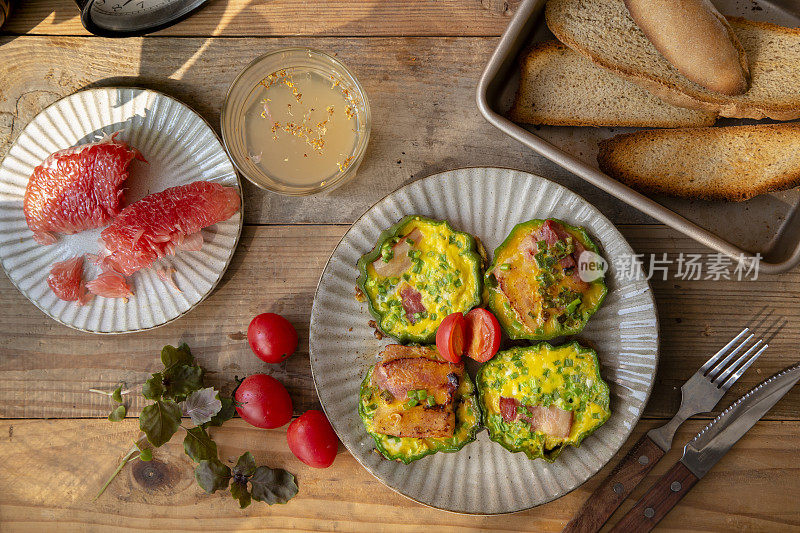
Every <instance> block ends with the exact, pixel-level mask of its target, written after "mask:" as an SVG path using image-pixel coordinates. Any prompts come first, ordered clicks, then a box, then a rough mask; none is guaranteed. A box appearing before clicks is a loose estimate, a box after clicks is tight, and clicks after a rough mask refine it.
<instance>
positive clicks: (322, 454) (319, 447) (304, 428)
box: [286, 410, 339, 468]
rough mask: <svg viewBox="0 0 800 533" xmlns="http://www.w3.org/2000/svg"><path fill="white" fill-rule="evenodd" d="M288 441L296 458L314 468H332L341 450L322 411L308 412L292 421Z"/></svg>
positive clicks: (287, 431) (287, 435)
mask: <svg viewBox="0 0 800 533" xmlns="http://www.w3.org/2000/svg"><path fill="white" fill-rule="evenodd" d="M286 441H287V442H288V443H289V449H290V450H292V453H293V454H294V455H295V457H297V458H298V459H300V460H301V461H303V462H304V463H305V464H307V465H308V466H312V467H314V468H328V467H329V466H331V465H332V464H333V460H334V459H336V452H337V451H338V450H339V439H338V438H337V437H336V433H334V431H333V428H332V427H331V423H330V422H328V419H327V418H326V417H325V413H323V412H322V411H314V410H312V411H306V412H305V413H303V414H302V416H299V417H298V418H297V419H295V420H294V421H292V423H291V424H289V428H288V429H287V430H286Z"/></svg>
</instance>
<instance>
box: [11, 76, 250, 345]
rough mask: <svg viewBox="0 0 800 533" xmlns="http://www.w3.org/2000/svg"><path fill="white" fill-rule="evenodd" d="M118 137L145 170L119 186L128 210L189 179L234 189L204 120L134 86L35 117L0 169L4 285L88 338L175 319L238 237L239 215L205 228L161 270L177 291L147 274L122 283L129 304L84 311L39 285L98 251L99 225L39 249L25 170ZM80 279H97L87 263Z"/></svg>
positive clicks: (206, 290)
mask: <svg viewBox="0 0 800 533" xmlns="http://www.w3.org/2000/svg"><path fill="white" fill-rule="evenodd" d="M115 132H119V134H118V136H117V138H118V139H120V140H122V141H125V142H126V143H128V144H129V145H131V146H133V147H135V148H137V149H139V151H141V152H142V155H143V156H144V157H145V159H147V163H146V164H145V163H141V162H139V161H134V162H133V163H131V166H130V167H129V174H130V177H129V178H128V180H127V181H126V182H125V184H124V185H123V186H124V187H125V189H126V191H125V203H126V205H128V204H130V203H132V202H134V201H136V200H139V199H141V198H143V197H144V196H146V195H147V194H150V193H153V192H158V191H162V190H164V189H167V188H169V187H174V186H176V185H183V184H186V183H190V182H193V181H197V180H208V181H215V182H218V183H220V184H222V185H226V186H229V187H236V190H237V191H238V192H239V195H240V196H241V184H240V183H239V177H238V176H237V174H236V172H235V171H234V168H233V165H232V163H231V161H230V159H229V158H228V155H227V154H226V153H225V149H224V148H223V147H222V143H221V142H220V141H219V139H218V138H217V136H216V134H215V133H214V131H213V130H212V129H211V127H210V126H209V125H208V123H207V122H206V121H205V120H204V119H203V118H202V117H200V115H198V114H197V113H195V112H194V111H192V110H191V109H190V108H189V107H187V106H186V105H184V104H182V103H181V102H179V101H177V100H175V99H174V98H171V97H169V96H167V95H165V94H162V93H159V92H156V91H151V90H147V89H138V88H117V87H106V88H98V89H88V90H84V91H79V92H77V93H75V94H72V95H70V96H67V97H65V98H63V99H61V100H59V101H57V102H55V103H54V104H52V105H51V106H49V107H48V108H46V109H45V110H44V111H42V112H41V113H39V114H38V115H36V117H35V118H34V119H33V120H32V121H31V122H30V123H29V124H28V125H27V126H26V127H25V129H24V130H23V131H22V133H21V134H20V135H19V137H18V138H17V140H16V142H15V143H14V145H13V146H12V147H11V149H10V150H9V151H8V153H7V154H6V157H5V159H3V162H2V164H0V261H1V262H2V265H3V269H4V270H5V272H6V274H7V275H8V277H9V278H10V279H11V282H12V283H13V284H14V285H15V286H16V287H17V288H18V289H19V290H20V292H22V294H24V295H25V296H26V297H27V298H28V299H29V300H30V301H31V302H33V303H34V304H35V305H36V306H37V307H38V308H39V309H41V310H42V311H44V312H45V313H46V314H48V315H49V316H50V317H52V318H53V319H55V320H57V321H59V322H61V323H62V324H65V325H67V326H69V327H71V328H75V329H79V330H83V331H89V332H92V333H127V332H132V331H140V330H143V329H149V328H154V327H156V326H160V325H162V324H165V323H167V322H169V321H171V320H174V319H176V318H178V317H179V316H181V315H183V314H184V313H186V312H188V311H189V310H190V309H192V308H193V307H194V306H196V305H197V304H198V303H200V302H201V301H202V300H203V299H204V298H206V297H207V296H208V295H209V294H210V293H211V291H212V290H213V289H214V287H215V286H216V285H217V283H218V282H219V280H220V278H221V277H222V274H223V273H224V272H225V269H226V268H227V267H228V264H229V263H230V260H231V257H232V256H233V251H234V249H235V248H236V244H237V243H238V241H239V235H240V234H241V230H242V212H241V210H240V211H239V212H238V213H236V214H235V215H234V216H233V217H231V218H230V219H228V220H226V221H224V222H220V223H219V224H215V225H213V226H210V227H208V228H206V229H204V230H203V241H204V244H203V248H202V249H201V250H200V251H196V252H189V251H179V252H178V253H177V255H175V256H172V257H169V258H165V259H161V260H160V261H159V265H155V266H162V267H164V268H165V269H166V268H169V267H172V268H174V269H175V273H174V276H173V279H174V281H175V284H176V285H177V289H176V288H174V287H172V286H171V284H169V283H167V282H166V281H162V280H161V279H159V277H158V276H157V275H156V269H155V268H154V267H151V268H147V269H143V270H140V271H139V272H136V273H135V274H134V275H133V276H131V277H129V278H128V279H129V283H130V284H131V286H132V288H133V290H134V293H135V294H134V296H132V297H131V298H130V299H129V300H128V301H127V302H125V301H124V300H123V299H121V298H103V297H100V296H95V297H94V298H93V299H92V301H91V302H90V303H89V304H87V305H84V306H79V305H78V304H76V303H75V302H65V301H62V300H59V299H58V298H57V297H56V295H55V294H54V293H53V291H52V290H50V287H49V286H48V285H47V277H48V275H49V273H50V267H51V266H52V265H53V263H55V262H57V261H63V260H65V259H68V258H70V257H73V256H76V255H80V254H84V253H97V252H98V251H99V248H100V246H99V244H98V242H97V239H98V238H99V237H100V232H101V231H102V228H98V229H95V230H88V231H84V232H81V233H78V234H75V235H67V236H59V241H58V243H56V244H54V245H51V246H42V245H39V244H37V243H36V241H34V240H33V234H32V233H31V231H30V230H29V229H28V226H27V224H26V222H25V214H24V213H23V210H22V200H23V197H24V195H25V187H26V186H27V184H28V179H29V177H30V175H31V173H32V172H33V169H34V168H35V167H36V166H37V165H39V164H41V162H42V161H43V160H44V159H45V158H46V157H47V156H48V155H49V154H51V153H53V152H56V151H58V150H62V149H65V148H69V147H71V146H76V145H79V144H85V143H88V142H92V141H95V140H98V139H99V138H101V137H103V136H104V135H107V134H112V133H115ZM85 271H86V273H87V276H88V279H91V278H92V277H94V276H95V275H96V274H97V273H99V269H98V268H97V267H92V266H90V265H87V267H86V269H85Z"/></svg>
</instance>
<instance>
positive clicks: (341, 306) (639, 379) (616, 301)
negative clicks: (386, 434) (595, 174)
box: [310, 168, 658, 514]
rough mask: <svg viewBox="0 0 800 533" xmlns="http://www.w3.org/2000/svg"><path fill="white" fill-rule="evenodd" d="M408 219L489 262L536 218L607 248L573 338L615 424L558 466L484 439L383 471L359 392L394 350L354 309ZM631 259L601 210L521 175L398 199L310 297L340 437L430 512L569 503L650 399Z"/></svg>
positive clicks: (647, 339)
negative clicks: (594, 305) (389, 235)
mask: <svg viewBox="0 0 800 533" xmlns="http://www.w3.org/2000/svg"><path fill="white" fill-rule="evenodd" d="M411 214H421V215H425V216H428V217H431V218H435V219H446V220H449V221H450V222H451V223H452V224H453V226H454V227H455V228H457V229H459V230H463V231H467V232H469V233H471V234H473V235H476V236H477V237H479V238H480V239H481V241H483V243H484V245H485V247H486V249H487V251H488V252H489V253H490V254H491V253H492V251H493V250H494V249H495V248H496V247H497V246H498V245H499V244H500V243H501V242H502V241H503V239H504V238H505V237H506V235H508V233H509V232H510V231H511V229H512V228H513V227H514V225H516V224H517V223H519V222H524V221H526V220H531V219H534V218H548V217H553V218H558V219H561V220H564V221H565V222H567V223H569V224H573V225H579V226H584V227H585V228H586V229H587V230H588V232H589V234H590V235H591V236H592V237H593V239H594V241H595V242H596V243H598V244H599V245H600V247H601V249H602V251H603V254H604V256H605V257H606V259H607V260H608V261H609V263H610V270H609V272H608V273H607V275H606V282H607V284H608V289H609V292H608V296H607V297H606V299H605V302H604V304H603V306H602V308H601V309H600V310H599V311H598V312H597V313H596V314H595V315H594V316H593V317H592V319H591V320H590V321H589V323H588V325H587V326H586V329H584V331H583V332H582V333H581V334H580V335H578V336H577V337H576V338H578V339H582V340H584V341H586V342H587V343H588V344H590V345H591V346H594V347H595V348H596V349H597V353H598V357H599V359H600V363H601V367H602V368H601V374H602V376H603V378H604V379H605V380H606V381H607V382H608V384H609V386H610V388H611V410H612V414H611V417H610V418H609V420H608V422H606V424H605V425H604V426H602V427H601V428H600V429H598V430H597V431H596V432H595V433H594V434H593V435H591V436H590V437H588V438H587V439H586V440H585V441H584V442H583V444H582V445H581V447H580V448H577V449H576V448H567V449H566V450H565V451H564V453H562V454H561V456H560V457H559V458H558V459H557V460H556V462H555V463H553V464H549V463H547V462H545V461H543V460H535V461H531V460H529V459H528V458H527V457H525V455H523V454H521V453H511V452H509V451H507V450H506V449H505V448H503V447H502V446H500V445H499V444H497V443H494V442H492V441H490V440H489V437H488V434H487V433H486V431H485V430H482V431H481V432H480V433H479V435H478V439H477V440H476V441H475V442H472V443H470V444H467V445H466V446H465V447H464V448H463V449H462V450H461V451H459V452H456V453H437V454H434V455H429V456H427V457H424V458H423V459H420V460H418V461H415V462H413V463H411V464H409V465H403V464H401V463H397V462H393V461H387V460H386V459H383V458H382V457H381V456H380V455H379V454H378V453H377V452H375V450H374V442H373V440H372V438H371V437H370V436H369V434H367V432H366V431H365V430H364V426H363V424H362V423H361V420H360V419H359V416H358V412H357V404H358V392H359V386H360V383H361V380H362V379H363V377H364V375H365V373H366V371H367V368H368V367H369V366H370V365H372V364H374V363H375V362H376V361H377V358H376V355H377V353H378V352H379V351H380V350H381V349H382V348H383V346H384V345H386V344H388V343H390V342H392V340H391V339H384V340H383V341H378V340H376V339H375V337H374V336H373V330H372V328H370V327H369V325H368V324H367V322H368V321H369V320H371V317H370V315H369V312H368V310H367V306H366V304H364V303H360V302H358V301H357V300H356V299H355V295H354V287H355V283H356V278H357V276H358V273H357V270H356V262H357V261H358V258H359V257H361V256H362V255H363V254H365V253H367V252H368V251H369V250H371V249H372V247H373V246H374V245H375V242H376V240H377V239H378V235H379V234H380V232H381V231H383V230H384V229H386V228H388V227H389V226H391V225H392V224H394V223H395V222H397V221H398V220H400V218H402V217H403V216H405V215H411ZM632 253H633V251H632V250H631V247H630V245H628V243H627V242H626V241H625V239H624V238H623V237H622V235H621V234H620V233H619V231H617V229H616V228H615V227H614V226H613V225H612V224H611V222H609V221H608V219H606V218H605V217H604V216H603V215H602V214H601V213H600V212H599V211H598V210H597V209H596V208H595V207H593V206H592V205H590V204H589V203H588V202H586V201H585V200H583V199H582V198H581V197H579V196H578V195H576V194H574V193H572V192H571V191H569V190H567V189H565V188H564V187H562V186H560V185H557V184H555V183H553V182H551V181H548V180H546V179H544V178H541V177H538V176H533V175H531V174H526V173H524V172H519V171H515V170H507V169H499V168H466V169H459V170H452V171H450V172H444V173H441V174H436V175H434V176H430V177H428V178H425V179H422V180H419V181H416V182H414V183H412V184H410V185H407V186H405V187H403V188H401V189H399V190H397V191H395V192H394V193H392V194H390V195H389V196H387V197H386V198H384V199H383V200H381V201H380V202H378V203H377V204H375V205H374V206H373V207H372V208H371V209H369V210H368V211H367V212H366V213H365V214H364V215H363V216H362V217H361V218H360V219H359V220H358V221H357V222H356V223H355V224H353V226H352V227H351V228H350V230H349V231H348V232H347V233H346V234H345V236H344V237H343V238H342V241H341V242H340V243H339V245H338V246H337V247H336V249H335V250H334V252H333V254H332V255H331V258H330V260H329V261H328V264H327V266H326V267H325V270H324V272H323V274H322V277H321V279H320V282H319V286H318V287H317V293H316V296H315V298H314V306H313V309H312V312H311V333H310V351H311V370H312V373H313V376H314V383H315V385H316V387H317V393H318V394H319V398H320V402H321V403H322V406H323V408H324V409H325V412H326V414H327V415H328V418H329V419H330V421H331V424H332V425H333V428H334V430H335V431H336V433H337V434H338V435H339V438H340V439H341V440H342V442H343V443H344V445H345V446H346V447H347V449H348V450H349V451H350V453H351V454H353V456H355V458H356V459H357V460H358V461H359V462H360V463H361V464H362V465H363V466H364V467H365V468H366V469H367V470H369V471H370V472H371V473H372V474H373V475H375V477H377V478H378V479H379V480H381V481H382V482H384V483H385V484H386V485H388V486H389V487H391V488H393V489H395V490H397V491H398V492H400V493H401V494H404V495H406V496H408V497H409V498H412V499H414V500H416V501H418V502H421V503H424V504H426V505H430V506H433V507H437V508H440V509H446V510H448V511H454V512H459V513H475V514H496V513H508V512H514V511H520V510H523V509H528V508H531V507H534V506H536V505H540V504H543V503H546V502H549V501H551V500H554V499H555V498H558V497H560V496H563V495H564V494H566V493H568V492H569V491H571V490H573V489H574V488H576V487H577V486H578V485H580V484H581V483H583V482H584V481H586V480H587V479H588V478H589V477H591V476H592V475H593V474H595V473H596V472H597V471H598V470H600V468H602V467H603V465H605V464H606V463H607V462H608V461H609V459H611V457H612V456H613V455H614V454H615V453H616V452H617V451H618V450H619V448H620V447H621V446H622V444H623V443H624V442H625V440H626V439H627V438H628V436H629V435H630V433H631V431H632V429H633V427H634V425H635V424H636V422H637V421H638V420H639V417H640V416H641V414H642V410H643V409H644V406H645V403H646V402H647V399H648V397H649V396H650V390H651V388H652V385H653V379H654V377H655V372H656V364H657V361H658V320H657V317H656V309H655V304H654V300H653V295H652V292H651V291H650V287H649V286H648V284H647V281H644V280H643V279H642V278H641V276H640V279H639V280H634V279H631V278H632V276H627V275H625V276H623V275H621V274H622V273H621V272H618V269H617V266H619V267H620V268H622V266H623V265H624V261H622V260H620V259H618V258H621V257H623V256H626V255H627V256H630V255H631V254H632ZM635 264H636V263H634V265H635ZM636 269H638V266H637V267H636ZM638 270H640V269H638ZM626 274H629V273H626Z"/></svg>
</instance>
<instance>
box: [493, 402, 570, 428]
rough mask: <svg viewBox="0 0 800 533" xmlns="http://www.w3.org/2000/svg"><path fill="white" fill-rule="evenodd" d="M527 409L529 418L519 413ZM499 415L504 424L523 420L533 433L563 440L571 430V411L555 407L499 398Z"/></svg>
mask: <svg viewBox="0 0 800 533" xmlns="http://www.w3.org/2000/svg"><path fill="white" fill-rule="evenodd" d="M520 407H522V408H523V410H525V409H527V411H528V412H529V413H530V416H528V415H527V414H523V413H522V412H520ZM500 415H501V416H502V417H503V420H505V421H506V422H514V421H516V420H523V421H525V422H527V423H529V424H530V425H531V428H533V429H534V430H535V431H541V432H542V433H544V434H545V435H549V436H551V437H558V438H561V439H565V438H567V437H569V434H570V431H571V430H572V411H566V410H564V409H560V408H559V407H556V406H555V405H551V406H550V407H544V406H541V405H523V404H521V403H520V402H519V401H518V400H516V399H514V398H506V397H503V396H501V397H500Z"/></svg>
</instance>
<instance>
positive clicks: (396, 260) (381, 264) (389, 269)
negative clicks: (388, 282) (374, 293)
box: [372, 228, 422, 278]
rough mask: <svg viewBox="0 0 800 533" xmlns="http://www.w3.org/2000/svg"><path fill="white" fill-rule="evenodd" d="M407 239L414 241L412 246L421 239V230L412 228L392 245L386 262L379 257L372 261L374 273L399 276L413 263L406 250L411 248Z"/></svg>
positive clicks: (383, 275)
mask: <svg viewBox="0 0 800 533" xmlns="http://www.w3.org/2000/svg"><path fill="white" fill-rule="evenodd" d="M409 239H411V240H412V241H414V245H413V246H416V245H417V244H419V242H420V241H421V240H422V232H421V231H420V230H419V228H414V229H413V230H411V232H410V233H409V234H408V235H406V236H405V237H403V238H402V239H400V240H399V241H397V243H396V244H395V245H394V246H392V252H393V255H392V258H391V259H390V260H389V261H388V262H386V261H384V260H383V258H381V257H379V258H378V259H376V260H375V261H373V262H372V268H374V269H375V273H376V274H378V275H379V276H381V277H384V278H390V277H392V276H399V275H400V274H402V273H403V272H405V271H406V270H408V269H409V268H411V267H412V266H413V265H414V263H413V261H411V258H410V257H408V252H410V251H411V249H412V248H413V246H412V244H411V243H410V242H408V240H409Z"/></svg>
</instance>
